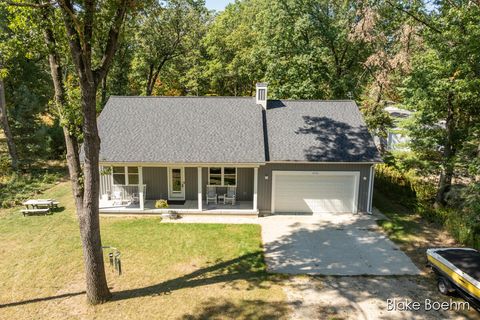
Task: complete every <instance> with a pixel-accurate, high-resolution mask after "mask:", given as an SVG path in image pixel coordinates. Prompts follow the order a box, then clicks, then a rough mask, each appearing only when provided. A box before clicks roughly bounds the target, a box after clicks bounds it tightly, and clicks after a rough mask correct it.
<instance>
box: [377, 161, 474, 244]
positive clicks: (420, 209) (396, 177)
mask: <svg viewBox="0 0 480 320" xmlns="http://www.w3.org/2000/svg"><path fill="white" fill-rule="evenodd" d="M375 172H376V173H375V187H376V188H378V189H379V190H381V192H382V193H383V194H385V195H387V197H388V198H390V199H391V200H392V201H396V202H398V203H400V204H402V205H403V206H405V207H408V208H409V209H411V210H413V212H415V213H417V214H419V215H421V216H422V217H424V218H425V219H427V220H428V221H432V222H436V223H438V224H441V225H443V226H444V227H445V229H446V230H447V231H448V232H449V233H450V234H451V235H452V236H453V237H454V238H455V239H457V241H459V242H461V243H463V244H466V245H468V246H472V247H474V248H479V247H480V183H472V184H471V185H469V186H467V187H460V186H457V187H454V188H452V190H451V191H450V192H449V194H448V196H447V199H448V200H449V207H448V208H434V207H433V206H432V204H433V200H434V196H435V191H436V186H435V184H434V183H432V182H430V181H426V180H424V179H422V178H420V177H417V176H416V175H415V173H414V171H411V170H409V171H405V172H402V171H401V170H399V169H397V168H395V167H393V166H389V165H386V164H381V165H377V166H376V170H375Z"/></svg>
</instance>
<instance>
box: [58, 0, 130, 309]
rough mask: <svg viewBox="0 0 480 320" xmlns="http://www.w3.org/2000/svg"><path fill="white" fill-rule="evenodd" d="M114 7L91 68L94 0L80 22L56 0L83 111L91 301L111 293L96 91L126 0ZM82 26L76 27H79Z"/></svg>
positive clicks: (83, 224)
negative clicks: (104, 245) (103, 234)
mask: <svg viewBox="0 0 480 320" xmlns="http://www.w3.org/2000/svg"><path fill="white" fill-rule="evenodd" d="M116 2H117V9H116V12H115V16H114V18H113V23H112V24H111V26H110V30H109V32H108V37H107V39H106V43H105V47H104V52H103V57H102V59H101V62H100V65H99V67H98V68H96V69H95V70H94V69H93V68H92V42H93V40H92V39H93V30H94V27H95V6H96V4H95V1H93V0H85V1H84V2H83V7H82V12H81V16H82V18H83V19H81V20H82V21H83V26H80V27H79V25H78V21H79V19H78V16H79V15H80V13H78V12H76V8H75V6H74V4H72V2H71V1H69V0H64V1H59V2H58V5H59V7H60V8H61V10H62V15H63V22H64V25H65V30H66V33H67V35H68V45H69V47H70V54H71V58H72V60H73V62H74V64H75V69H76V71H77V75H78V79H79V84H80V89H81V93H82V94H81V105H82V115H83V137H84V139H83V151H84V166H83V178H84V181H83V183H84V187H83V210H82V211H81V212H78V220H79V225H80V237H81V240H82V249H83V257H84V262H85V276H86V284H87V286H86V287H87V299H88V301H89V302H90V303H91V304H98V303H102V302H105V301H107V300H108V299H110V297H111V293H110V290H109V289H108V285H107V279H106V276H105V266H104V261H103V252H102V241H101V237H100V218H99V184H100V172H99V152H100V138H99V136H98V130H97V108H96V102H97V100H96V94H97V89H98V85H99V84H100V82H101V80H102V79H103V78H104V77H106V73H107V72H108V70H109V68H110V66H111V64H112V61H113V57H114V55H115V52H116V50H117V44H118V36H119V32H120V29H121V26H122V24H123V22H124V19H125V14H126V12H127V9H128V8H129V5H130V4H131V3H130V1H129V0H122V1H116ZM82 27H83V30H79V29H82Z"/></svg>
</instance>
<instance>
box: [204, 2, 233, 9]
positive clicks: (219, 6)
mask: <svg viewBox="0 0 480 320" xmlns="http://www.w3.org/2000/svg"><path fill="white" fill-rule="evenodd" d="M232 2H234V0H205V5H206V6H207V8H208V9H210V10H216V11H220V10H223V9H225V7H226V6H227V4H229V3H232Z"/></svg>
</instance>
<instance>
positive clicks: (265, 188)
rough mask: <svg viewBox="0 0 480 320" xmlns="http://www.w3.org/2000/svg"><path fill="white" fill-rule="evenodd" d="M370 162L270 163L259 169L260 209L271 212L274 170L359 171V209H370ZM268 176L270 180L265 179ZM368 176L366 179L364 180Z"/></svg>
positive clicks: (360, 210) (361, 210) (362, 210)
mask: <svg viewBox="0 0 480 320" xmlns="http://www.w3.org/2000/svg"><path fill="white" fill-rule="evenodd" d="M370 166H371V165H370V164H297V163H285V164H283V163H282V164H274V163H269V164H267V165H265V166H261V167H260V168H259V169H258V209H259V211H264V212H269V211H270V207H271V199H272V170H284V171H315V170H318V171H359V172H360V182H359V183H360V186H359V191H358V211H359V212H367V211H368V186H369V183H370V181H369V180H370ZM265 176H268V180H265ZM364 178H366V180H364Z"/></svg>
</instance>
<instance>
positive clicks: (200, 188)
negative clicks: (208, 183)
mask: <svg viewBox="0 0 480 320" xmlns="http://www.w3.org/2000/svg"><path fill="white" fill-rule="evenodd" d="M197 172H198V173H197V181H198V185H197V192H198V210H200V211H202V168H201V167H198V168H197Z"/></svg>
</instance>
